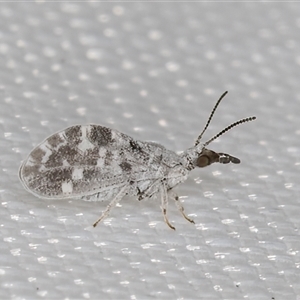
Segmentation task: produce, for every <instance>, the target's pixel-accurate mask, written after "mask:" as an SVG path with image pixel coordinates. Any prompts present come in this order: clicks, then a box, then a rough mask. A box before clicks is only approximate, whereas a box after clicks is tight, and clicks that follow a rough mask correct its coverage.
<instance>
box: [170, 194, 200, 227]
mask: <svg viewBox="0 0 300 300" xmlns="http://www.w3.org/2000/svg"><path fill="white" fill-rule="evenodd" d="M168 193H169V195H170V197H172V198H173V200H174V201H175V203H176V206H177V208H178V210H179V211H180V213H181V214H182V216H183V217H184V218H185V219H186V220H187V221H189V222H191V223H193V224H195V222H194V220H193V219H190V218H189V217H188V216H187V215H186V214H185V213H184V207H183V205H182V203H181V202H180V199H179V197H178V195H177V194H176V193H175V192H174V191H173V190H169V192H168Z"/></svg>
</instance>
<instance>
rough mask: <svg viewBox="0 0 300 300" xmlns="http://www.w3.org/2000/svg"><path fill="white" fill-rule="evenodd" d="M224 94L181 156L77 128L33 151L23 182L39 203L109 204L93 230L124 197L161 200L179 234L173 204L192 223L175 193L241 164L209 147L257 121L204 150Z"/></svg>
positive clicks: (98, 129)
mask: <svg viewBox="0 0 300 300" xmlns="http://www.w3.org/2000/svg"><path fill="white" fill-rule="evenodd" d="M226 94H227V92H225V93H224V94H223V95H222V96H221V97H220V99H219V100H218V101H217V103H216V105H215V106H214V108H213V110H212V112H211V114H210V116H209V118H208V121H207V123H206V125H205V127H204V129H203V130H202V132H201V134H200V135H199V136H198V138H197V140H196V142H195V144H194V146H193V147H191V148H188V149H187V150H185V151H184V152H182V153H181V154H177V153H175V152H173V151H171V150H168V149H166V148H165V147H164V146H162V145H160V144H157V143H153V142H143V141H137V140H135V139H133V138H131V137H130V136H128V135H126V134H124V133H121V132H118V131H116V130H113V129H110V128H107V127H104V126H101V125H93V124H90V125H75V126H71V127H68V128H66V129H64V130H62V131H59V132H57V133H54V134H53V135H51V136H50V137H48V138H47V139H46V140H44V141H43V142H42V143H41V144H39V145H38V146H37V147H35V148H34V149H33V150H32V151H31V153H30V154H29V156H28V158H27V159H26V160H25V161H24V162H23V164H22V165H21V167H20V170H19V178H20V180H21V182H22V184H23V185H24V187H25V189H26V190H27V191H29V192H30V193H32V194H34V195H35V196H37V197H39V198H41V199H77V198H80V199H84V200H90V201H97V200H100V201H104V200H110V203H109V204H108V206H107V207H106V209H105V210H104V211H103V212H102V215H101V216H100V218H99V219H98V220H97V221H96V222H95V223H94V224H93V226H94V227H95V226H96V225H97V224H98V223H99V222H100V221H102V220H103V219H104V218H105V217H107V216H108V215H109V213H110V211H111V209H112V208H113V207H115V206H116V204H117V203H118V202H119V201H120V200H121V199H122V198H123V197H124V196H125V195H130V196H135V197H137V199H138V200H142V199H144V198H152V197H154V196H158V197H160V199H161V208H162V213H163V216H164V220H165V222H166V223H167V225H168V226H169V227H170V228H172V229H175V227H174V226H173V225H172V224H171V223H170V222H169V220H168V217H167V206H168V200H169V199H173V200H175V202H176V205H177V207H178V209H179V211H180V213H181V214H182V216H183V217H184V218H185V219H186V220H188V221H189V222H191V223H194V221H193V220H192V219H190V218H189V217H188V216H187V215H186V214H185V213H184V208H183V206H182V204H181V202H180V200H179V198H178V196H177V194H176V193H175V192H174V191H173V188H174V187H175V186H177V185H178V184H180V183H182V182H184V181H185V180H186V179H187V177H188V174H189V172H190V171H191V170H193V169H195V168H196V167H199V168H203V167H207V166H209V165H211V164H212V163H216V162H218V163H221V164H227V163H230V162H231V163H234V164H239V163H240V160H239V159H238V158H236V157H234V156H231V155H229V154H226V153H217V152H214V151H212V150H209V149H207V148H206V147H207V146H208V145H209V144H210V143H211V142H212V141H214V140H215V139H217V138H218V137H220V136H221V135H222V134H224V133H225V132H227V131H228V130H230V129H231V128H233V127H235V126H237V125H239V124H242V123H245V122H248V121H252V120H254V119H255V117H248V118H245V119H241V120H239V121H237V122H234V123H232V124H231V125H229V126H228V127H226V128H224V129H223V130H222V131H220V132H219V133H218V134H216V135H215V136H213V137H212V138H211V139H209V140H208V141H206V142H205V143H202V144H201V143H200V140H201V139H202V136H203V134H204V132H205V131H206V129H207V128H208V126H209V124H210V122H211V120H212V117H213V115H214V113H215V111H216V109H217V107H218V105H219V104H220V102H221V100H222V99H223V98H224V96H225V95H226Z"/></svg>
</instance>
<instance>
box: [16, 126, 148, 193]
mask: <svg viewBox="0 0 300 300" xmlns="http://www.w3.org/2000/svg"><path fill="white" fill-rule="evenodd" d="M141 144H142V142H138V141H135V140H133V139H132V138H131V137H129V136H127V135H125V134H123V133H120V132H118V131H115V130H112V129H109V128H106V127H103V126H100V125H86V126H80V125H78V126H72V127H69V128H67V129H65V130H63V131H60V132H57V133H55V134H53V135H52V136H50V137H49V138H47V139H46V140H45V141H43V142H42V143H41V144H40V145H38V146H37V147H36V148H35V149H33V151H32V152H31V153H30V155H29V157H28V158H27V159H26V160H25V161H24V163H23V164H22V166H21V168H20V171H19V176H20V179H21V181H22V183H23V185H24V186H25V188H26V189H27V190H28V191H29V192H31V193H33V194H34V195H36V196H38V197H40V198H47V199H55V198H58V199H60V198H78V197H83V196H89V195H94V194H97V193H103V195H104V196H105V195H106V194H107V195H108V194H115V193H117V192H118V190H119V189H120V188H121V187H123V186H124V185H126V184H129V180H130V178H131V177H133V178H138V176H139V174H138V173H145V172H147V170H148V171H149V164H150V157H149V154H148V153H147V152H143V151H142V149H141V146H140V145H141ZM102 198H103V197H102Z"/></svg>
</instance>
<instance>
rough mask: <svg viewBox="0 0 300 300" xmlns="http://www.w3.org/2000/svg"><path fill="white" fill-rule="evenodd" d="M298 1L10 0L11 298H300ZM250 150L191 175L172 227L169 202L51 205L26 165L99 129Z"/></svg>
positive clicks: (6, 220) (6, 56) (0, 180)
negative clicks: (54, 142) (75, 129)
mask: <svg viewBox="0 0 300 300" xmlns="http://www.w3.org/2000/svg"><path fill="white" fill-rule="evenodd" d="M299 12H300V4H299V3H287V2H286V3H276V2H273V3H255V2H252V3H251V2H245V3H236V2H235V3H221V2H211V3H195V2H185V3H184V2H181V3H179V2H177V3H176V2H164V3H155V2H150V3H146V2H131V3H128V2H127V3H126V2H123V3H122V2H115V3H105V2H102V3H101V2H90V3H88V2H86V3H80V2H77V3H76V2H73V3H71V2H69V3H67V2H56V3H55V2H51V3H50V2H49V3H47V2H41V3H33V2H22V3H21V2H14V3H8V2H2V3H0V57H1V58H0V95H1V98H0V128H1V129H0V136H1V137H0V138H1V143H0V158H1V161H0V164H1V168H0V192H1V193H0V197H1V206H0V228H1V239H0V298H1V299H43V298H44V299H243V298H245V299H300V296H299V295H300V269H299V268H300V253H299V249H300V236H299V227H300V199H299V198H300V197H299V196H300V195H299V194H300V193H299V190H300V188H299V169H300V141H299V138H300V116H299V114H300V84H299V80H300V76H299V75H300V70H299V65H300V44H299V41H300V14H299ZM225 90H228V91H229V94H228V96H226V98H225V99H224V101H223V103H222V104H221V106H220V108H219V109H218V111H217V113H216V116H215V118H214V120H213V122H212V125H211V126H210V128H209V130H208V132H207V133H206V136H205V140H206V139H208V138H210V137H211V136H212V135H214V134H215V133H217V132H218V131H219V130H221V129H222V128H224V127H225V126H226V125H228V124H229V123H231V122H234V121H236V120H237V119H239V118H242V117H247V116H251V115H256V116H257V118H258V119H257V121H255V122H252V123H249V124H245V125H241V126H239V127H238V128H235V129H234V130H232V131H231V132H230V133H228V134H226V135H224V136H223V137H222V138H221V139H219V140H218V141H216V142H214V143H213V144H212V145H211V147H210V148H211V149H213V150H215V151H219V152H228V153H230V154H232V155H234V156H237V157H239V158H240V159H241V161H242V163H241V164H240V165H217V164H216V165H213V166H211V167H209V168H205V169H199V170H195V171H193V172H191V174H190V177H189V179H188V180H187V181H186V182H185V183H184V184H182V185H180V186H179V187H178V188H177V192H178V194H179V195H180V196H181V199H182V201H184V206H185V209H186V212H187V214H188V215H189V216H190V217H192V218H193V219H194V220H195V222H196V225H193V224H190V223H188V222H187V221H186V220H184V219H183V218H182V217H181V216H180V214H179V213H178V211H177V209H176V208H175V207H174V203H171V204H170V206H169V219H170V221H171V222H172V223H173V224H174V226H175V227H176V231H172V230H171V229H170V228H168V227H167V226H166V224H165V223H164V221H163V217H162V214H161V211H160V206H159V200H157V201H153V200H152V201H141V202H138V201H136V200H135V199H134V198H129V199H126V200H125V199H124V201H122V202H121V203H120V207H117V208H116V209H114V210H113V211H112V213H111V216H110V217H109V218H107V219H106V220H105V221H104V222H103V223H102V224H100V225H99V226H98V227H97V228H95V229H91V224H92V223H93V222H94V221H95V220H96V219H97V218H98V217H99V216H100V214H101V211H102V210H103V209H104V208H105V207H106V205H107V203H103V202H95V203H90V202H84V201H63V200H61V201H41V200H39V199H37V198H35V197H34V196H33V195H31V194H29V193H27V192H26V191H25V190H24V189H23V187H22V186H21V184H20V182H19V180H18V168H19V166H20V164H21V161H22V160H24V159H25V158H26V157H27V155H28V154H29V152H30V151H31V150H32V148H33V147H34V146H36V145H37V144H39V143H40V142H41V141H42V140H43V139H45V138H46V137H47V136H49V135H50V134H52V133H54V132H56V131H58V130H61V129H63V128H65V127H68V126H70V125H74V124H88V123H96V124H101V125H105V126H109V127H111V128H114V129H116V130H119V131H122V132H124V133H126V134H128V135H130V136H132V137H134V138H136V139H139V140H154V141H156V142H159V143H161V144H163V145H164V146H166V147H167V148H169V149H173V150H175V151H180V150H184V149H186V148H188V147H190V146H192V145H193V142H194V140H195V138H196V137H197V136H198V134H199V133H200V131H201V130H202V128H203V126H204V124H205V122H206V119H207V117H208V115H209V113H210V111H211V109H212V107H213V105H214V103H215V102H216V101H217V99H218V98H219V96H220V95H221V94H222V93H223V92H224V91H225Z"/></svg>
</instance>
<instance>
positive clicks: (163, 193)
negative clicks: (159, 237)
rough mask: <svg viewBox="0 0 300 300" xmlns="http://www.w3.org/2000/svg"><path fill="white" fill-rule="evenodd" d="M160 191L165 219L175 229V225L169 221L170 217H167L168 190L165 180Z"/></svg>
mask: <svg viewBox="0 0 300 300" xmlns="http://www.w3.org/2000/svg"><path fill="white" fill-rule="evenodd" d="M160 193H161V210H162V212H163V215H164V220H165V222H166V223H167V225H168V226H169V227H170V228H171V229H173V230H175V227H174V226H173V225H172V224H171V223H170V222H169V220H168V217H167V207H168V192H167V188H166V184H165V182H162V186H161V188H160Z"/></svg>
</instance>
